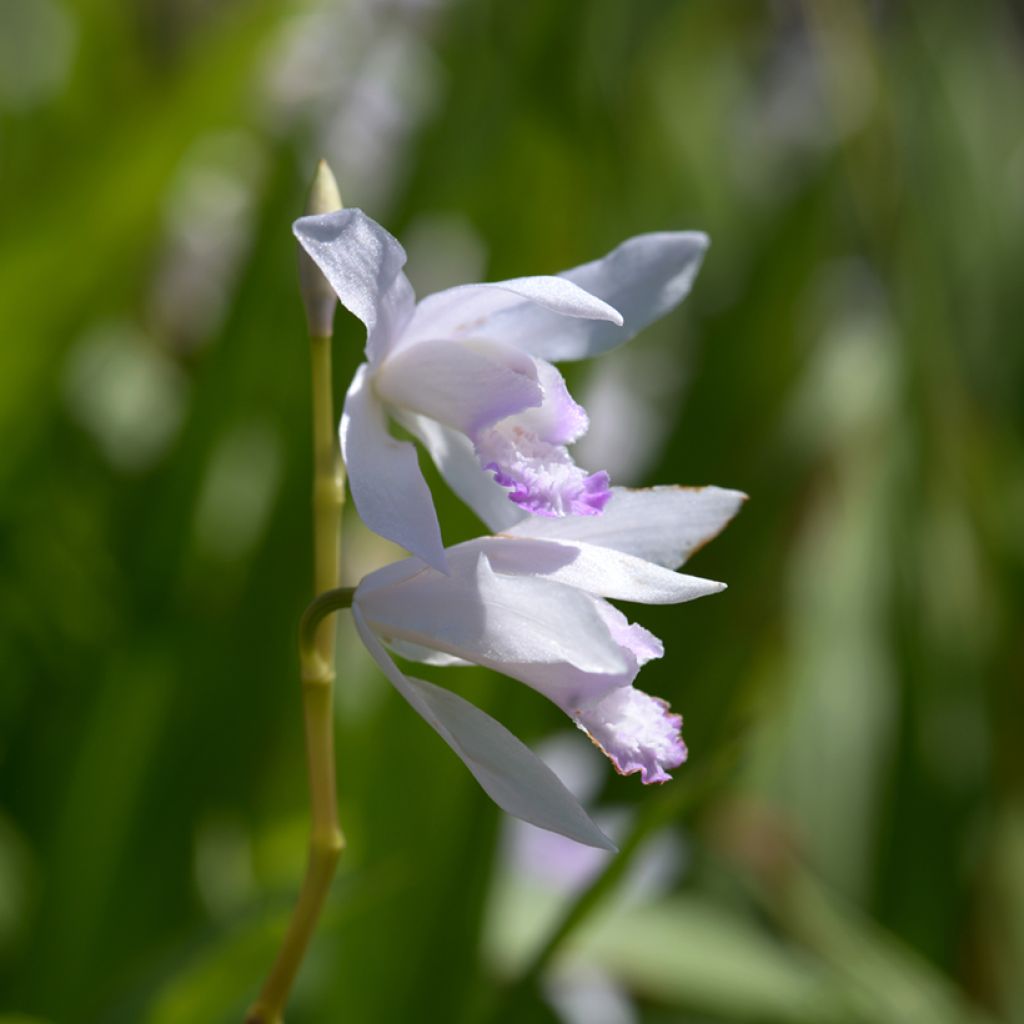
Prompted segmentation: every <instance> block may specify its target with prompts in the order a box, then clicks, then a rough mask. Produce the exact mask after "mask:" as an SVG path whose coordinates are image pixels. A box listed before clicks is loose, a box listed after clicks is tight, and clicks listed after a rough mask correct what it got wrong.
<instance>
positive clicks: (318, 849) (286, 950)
mask: <svg viewBox="0 0 1024 1024" xmlns="http://www.w3.org/2000/svg"><path fill="white" fill-rule="evenodd" d="M340 207H341V196H340V194H339V192H338V186H337V183H336V182H335V180H334V176H333V174H332V173H331V171H330V168H329V167H328V166H327V164H326V163H325V162H324V161H321V162H320V164H319V166H318V168H317V173H316V177H315V178H314V181H313V186H312V189H311V192H310V200H309V205H308V212H309V213H325V212H328V211H330V210H336V209H339V208H340ZM299 274H300V282H301V290H302V297H303V300H304V305H305V307H306V318H307V323H308V327H309V337H310V364H311V370H312V409H313V580H314V590H315V593H316V594H317V595H319V594H323V593H324V592H331V591H334V590H336V589H337V588H338V586H339V584H340V583H341V513H342V508H343V506H344V503H345V467H344V463H343V462H342V460H341V453H340V451H339V448H338V441H337V435H336V432H335V431H336V428H335V420H334V399H333V395H332V372H331V366H332V360H331V340H332V335H333V320H334V310H335V306H336V302H337V300H336V299H335V297H334V293H333V292H332V291H331V289H330V287H329V286H328V285H327V282H326V281H324V280H323V277H322V276H321V275H320V272H319V271H318V270H317V269H316V267H315V266H313V265H312V263H310V261H309V260H308V258H306V257H305V255H304V254H302V253H300V256H299ZM335 646H336V632H335V629H334V621H333V617H332V616H331V615H330V614H327V615H324V616H318V617H317V618H316V621H315V628H314V629H312V630H302V631H301V635H300V641H299V666H300V672H301V678H302V695H303V716H304V723H305V735H306V759H307V770H308V774H309V791H310V804H311V811H312V814H311V817H312V825H311V830H310V838H309V859H308V862H307V866H306V875H305V878H304V880H303V883H302V890H301V892H300V894H299V900H298V903H297V904H296V907H295V910H294V912H293V914H292V919H291V922H290V924H289V926H288V931H287V933H286V935H285V938H284V942H283V943H282V945H281V948H280V950H279V952H278V955H277V959H276V960H275V961H274V965H273V967H272V968H271V971H270V974H269V975H268V976H267V979H266V981H265V982H264V985H263V988H262V989H261V991H260V995H259V998H258V999H257V1001H256V1002H255V1003H254V1004H253V1006H252V1007H250V1009H249V1012H248V1014H247V1015H246V1024H279V1022H280V1021H282V1020H283V1014H284V1006H285V1003H286V1001H287V999H288V994H289V992H290V991H291V987H292V984H293V983H294V981H295V975H296V974H297V973H298V969H299V966H300V964H301V963H302V959H303V957H304V956H305V952H306V948H307V947H308V945H309V941H310V938H311V937H312V934H313V931H314V929H315V928H316V923H317V920H318V919H319V917H320V912H321V910H322V908H323V905H324V901H325V900H326V898H327V893H328V890H329V888H330V883H331V879H332V878H333V877H334V870H335V866H336V865H337V862H338V858H339V857H340V856H341V851H342V849H343V847H344V845H345V840H344V837H343V836H342V832H341V829H340V827H339V824H338V810H337V798H336V794H335V765H334V712H333V706H334V683H335V675H336V669H335V654H336V651H335Z"/></svg>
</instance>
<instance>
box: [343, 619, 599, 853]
mask: <svg viewBox="0 0 1024 1024" xmlns="http://www.w3.org/2000/svg"><path fill="white" fill-rule="evenodd" d="M352 616H353V619H354V621H355V625H356V629H357V630H358V631H359V635H360V637H362V640H363V643H364V644H365V645H366V648H367V650H368V651H369V652H370V655H371V656H372V657H373V659H374V661H376V662H377V664H378V665H379V666H380V668H381V671H382V672H383V673H384V674H385V675H386V676H387V678H388V680H389V681H390V682H391V684H392V685H393V686H394V687H395V689H396V690H398V692H399V693H400V694H401V695H402V696H403V697H404V698H405V699H406V700H407V701H408V702H409V704H410V705H412V707H413V710H415V711H416V712H417V714H419V715H420V716H421V717H422V718H423V720H424V721H425V722H426V723H427V724H428V725H429V726H430V727H431V728H432V729H434V731H435V732H437V734H438V735H439V736H440V737H441V738H442V739H443V740H444V741H445V743H447V744H448V746H449V747H451V748H452V750H454V751H455V753H456V754H457V755H458V756H459V757H460V758H461V759H462V761H463V763H464V764H465V765H466V767H467V768H468V769H469V770H470V771H471V772H472V773H473V776H474V777H475V778H476V780H477V782H479V783H480V785H481V786H482V787H483V789H484V792H486V793H487V795H488V796H489V797H490V798H491V799H492V800H493V801H494V802H495V803H496V804H497V805H498V806H499V807H500V808H501V809H502V810H504V811H506V812H508V813H509V814H511V815H513V816H514V817H516V818H521V819H522V820H523V821H527V822H529V823H530V824H531V825H537V826H538V827H539V828H543V829H547V830H548V831H550V832H557V833H559V834H560V835H563V836H567V837H568V838H569V839H574V840H575V841H576V842H578V843H583V844H584V845H585V846H595V847H597V848H598V849H602V850H614V849H615V845H614V844H613V843H612V841H611V840H610V839H609V838H608V837H607V836H606V835H605V834H604V833H603V832H602V831H601V830H600V829H599V828H598V827H597V825H595V824H594V822H593V821H592V820H591V819H590V816H589V815H588V814H587V812H586V811H585V810H584V809H583V808H582V807H581V806H580V804H579V802H578V801H577V800H576V798H575V797H574V796H573V795H572V794H571V793H570V792H569V790H568V789H566V788H565V786H564V785H563V784H562V783H561V781H559V779H558V777H557V776H556V775H555V774H554V772H552V771H551V769H550V768H548V766H547V765H546V764H544V762H543V761H541V759H540V758H539V757H537V755H536V754H534V753H533V752H532V751H531V750H530V749H529V748H528V747H527V746H525V744H523V743H522V742H520V741H519V740H518V739H516V737H515V736H513V735H512V733H510V732H509V731H508V729H506V728H505V727H504V726H503V725H502V724H501V723H500V722H497V721H495V720H494V719H493V718H491V717H490V715H488V714H486V713H484V712H483V711H481V710H480V709H479V708H477V707H475V706H474V705H472V704H470V703H469V702H468V701H466V700H463V699H462V698H461V697H459V696H457V695H456V694H454V693H452V692H451V691H449V690H444V689H441V688H440V687H438V686H434V685H433V684H431V683H427V682H424V681H423V680H421V679H413V678H410V677H408V676H406V675H404V673H402V672H401V670H400V669H399V668H398V666H397V665H396V664H395V663H394V661H392V660H391V657H390V655H389V654H388V653H387V651H386V650H385V649H384V647H383V646H382V645H381V643H380V641H378V639H377V637H376V636H375V635H374V633H373V630H372V629H371V628H370V626H369V625H368V624H367V622H366V620H365V619H364V618H363V615H362V612H361V611H360V609H359V607H358V605H353V608H352Z"/></svg>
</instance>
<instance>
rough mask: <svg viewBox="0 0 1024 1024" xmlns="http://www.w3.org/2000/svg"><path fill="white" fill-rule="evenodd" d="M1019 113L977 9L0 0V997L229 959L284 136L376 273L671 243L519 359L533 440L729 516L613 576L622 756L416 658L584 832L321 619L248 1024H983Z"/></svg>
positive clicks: (1005, 793)
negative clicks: (694, 267) (467, 764)
mask: <svg viewBox="0 0 1024 1024" xmlns="http://www.w3.org/2000/svg"><path fill="white" fill-rule="evenodd" d="M1022 111H1024V18H1022V15H1021V12H1020V9H1019V8H1014V6H1013V5H1011V4H1010V3H1006V2H998V0H976V2H973V3H963V2H957V0H948V2H947V0H905V2H901V3H883V2H872V3H868V2H864V0H806V2H805V3H799V2H791V0H775V2H771V3H753V2H745V0H732V2H727V3H725V2H721V0H632V2H630V0H591V2H586V3H582V2H579V3H577V2H565V3H552V2H550V0H518V2H516V3H503V2H500V0H461V2H460V0H391V2H388V0H329V2H325V3H320V4H317V3H295V2H285V0H280V2H271V0H262V2H261V0H245V2H243V0H234V2H226V0H225V2H219V3H218V2H214V0H206V2H201V0H187V2H186V0H131V2H128V0H76V2H73V0H0V185H2V187H0V324H2V325H3V334H4V343H3V346H2V349H0V431H2V433H0V438H2V440H0V666H2V668H0V1020H2V1021H3V1022H4V1024H12V1022H13V1021H19V1022H22V1024H27V1022H29V1021H31V1022H51V1024H63V1022H71V1024H73V1022H87V1021H88V1022H92V1021H96V1022H111V1024H114V1022H144V1024H177V1022H198V1024H203V1022H211V1024H213V1022H231V1021H236V1022H237V1021H239V1020H240V1019H241V1016H242V1014H243V1012H244V1008H245V1006H246V1005H247V1004H248V1002H249V1001H250V1000H251V998H252V997H253V995H254V993H255V991H256V989H257V987H258V985H259V982H260V980H261V978H262V976H263V973H264V971H265V970H266V968H267V966H268V965H269V962H270V960H271V957H272V954H273V950H274V948H275V945H276V942H277V941H278V940H279V938H280V935H281V932H282V929H283V925H284V922H285V920H286V917H287V914H288V912H289V910H290V908H291V904H292V900H293V898H294V895H295V893H296V891H297V887H298V881H299V878H300V875H301V872H302V868H303V865H304V858H305V841H306V827H307V804H306V790H305V776H304V764H303V754H302V745H301V716H300V697H299V688H298V684H297V670H296V666H295V660H296V658H295V630H296V623H297V619H298V615H299V613H300V612H301V610H302V608H303V607H304V605H305V603H306V601H307V600H308V598H309V596H310V587H311V570H310V562H311V551H310V530H309V521H310V513H309V492H310V472H311V459H310V454H309V448H310V444H309V425H308V417H309V411H308V379H307V378H308V353H307V347H306V341H305V336H304V324H303V317H302V311H301V308H300V305H299V302H298V299H297V295H296V284H295V252H294V245H293V240H292V238H291V234H290V221H291V220H292V218H293V217H294V216H295V215H296V214H297V213H298V212H299V211H300V210H301V208H302V205H303V202H304V195H305V190H306V187H307V184H308V180H309V178H310V175H311V173H312V169H313V166H314V163H315V160H316V158H317V157H319V156H320V155H324V156H326V157H328V159H329V160H330V161H331V163H332V165H333V166H334V169H335V171H336V172H337V175H338V178H339V180H340V182H341V186H342V193H343V195H344V196H345V200H346V202H347V203H348V204H349V205H353V206H360V207H363V208H364V209H366V210H367V211H368V212H369V213H370V214H371V215H372V216H374V217H375V218H377V219H378V220H380V221H381V222H383V223H384V224H385V225H387V226H388V227H389V228H390V229H391V230H392V231H394V232H395V233H396V234H397V235H398V236H399V237H400V238H401V239H402V240H403V241H404V242H405V244H406V246H407V248H408V250H409V253H410V268H409V269H410V276H411V277H412V279H413V281H414V283H415V284H416V285H417V288H418V289H419V290H420V293H421V294H422V293H424V292H426V291H430V290H433V289H435V288H437V287H443V286H446V285H449V284H453V283H458V282H460V281H463V280H472V279H480V278H485V279H486V278H491V279H495V278H500V277H507V276H516V275H521V274H531V273H545V272H554V271H556V270H559V269H562V268H564V267H567V266H571V265H573V264H575V263H579V262H583V261H585V260H589V259H592V258H595V257H596V256H598V255H600V254H602V253H603V252H605V251H607V250H608V249H610V248H612V247H613V246H614V245H615V244H617V243H618V242H619V241H621V240H622V239H623V238H625V237H627V236H629V235H633V234H638V233H640V232H643V231H650V230H658V229H668V228H697V229H702V230H705V231H707V232H708V233H709V234H710V235H711V237H712V240H713V245H712V249H711V252H710V254H709V257H708V260H707V261H706V263H705V266H704V269H703V271H702V273H701V275H700V277H699V279H698V281H697V284H696V287H695V289H694V292H693V294H692V296H691V298H690V299H689V300H688V301H687V303H686V304H685V306H684V307H683V308H682V309H681V310H680V311H677V312H676V313H674V314H673V315H671V316H670V317H668V318H667V319H666V320H665V321H663V322H661V323H659V324H658V325H656V326H655V327H653V328H651V329H650V330H648V331H646V332H645V333H644V334H643V335H641V336H640V337H639V338H638V339H636V340H635V341H634V342H633V343H631V345H630V346H629V347H628V348H627V349H626V350H624V351H622V352H617V353H614V354H611V355H609V356H607V357H605V358H604V359H603V360H600V361H597V362H594V363H592V364H588V365H580V366H578V367H573V368H571V371H570V382H571V384H572V386H573V388H574V390H575V391H576V393H577V395H578V397H580V398H581V399H582V400H583V401H584V402H585V404H587V405H588V407H589V408H590V411H591V414H592V419H593V420H594V422H595V426H594V429H593V431H592V434H591V436H589V437H588V438H587V439H586V440H585V442H584V443H583V444H582V445H581V446H580V449H579V454H580V461H581V462H583V463H584V464H586V465H588V466H590V467H591V468H598V467H599V466H608V467H609V468H611V469H612V472H613V477H614V478H615V479H617V480H618V481H619V482H620V483H632V484H645V483H646V484H649V483H656V482H684V483H690V484H703V483H716V484H720V485H723V486H729V487H737V488H740V489H742V490H745V491H747V492H748V493H749V494H750V495H751V501H750V502H749V503H748V505H747V507H746V509H745V510H744V511H743V513H742V515H741V516H740V517H739V519H738V520H737V521H736V523H735V524H734V525H733V526H732V527H731V528H730V529H729V530H727V531H726V533H725V534H724V535H723V536H722V537H721V538H719V539H718V540H717V541H716V542H715V543H714V544H713V545H712V546H711V547H710V548H709V549H707V550H706V551H704V552H702V553H701V554H700V555H699V556H697V558H696V559H695V560H694V561H693V562H692V564H691V566H690V569H691V571H693V572H695V573H699V574H702V575H707V576H711V577H713V578H718V579H724V580H726V581H727V582H728V583H729V585H730V589H729V591H728V592H727V593H726V594H725V595H724V596H722V597H719V598H715V599H714V600H708V601H701V602H698V603H696V604H694V605H692V606H685V607H682V608H658V609H655V608H632V609H629V610H630V612H631V614H632V615H634V616H635V617H636V618H637V619H639V620H640V621H642V622H643V623H644V624H645V625H647V626H649V627H650V628H651V629H653V630H654V631H655V632H656V633H658V634H659V635H660V636H661V637H663V638H664V640H665V641H666V647H667V649H668V650H667V656H666V658H665V659H664V660H663V661H661V662H657V663H654V664H652V665H650V666H648V667H647V668H646V669H645V670H644V672H643V676H642V678H641V681H640V682H641V685H642V686H643V688H644V689H645V690H649V691H650V692H652V693H657V694H661V695H663V696H665V697H666V698H668V699H669V700H670V701H671V702H672V704H673V706H674V707H675V708H676V709H677V710H680V711H682V712H683V714H684V715H685V718H686V733H685V735H686V737H687V740H688V742H689V746H690V751H691V757H690V762H689V764H688V765H687V766H685V767H684V768H682V769H680V770H679V771H678V772H677V774H676V779H675V781H674V782H672V783H670V784H668V785H667V786H664V787H661V788H656V789H646V790H645V789H644V788H643V787H641V785H640V784H639V782H638V780H637V778H635V777H634V778H629V779H622V778H618V777H617V776H615V775H614V774H613V773H612V772H611V770H610V769H609V768H607V767H606V766H605V765H604V764H603V763H601V759H600V757H599V756H598V755H597V754H596V753H594V752H592V751H591V750H590V748H589V745H588V744H586V742H585V740H584V739H583V737H580V736H579V735H578V734H574V735H572V736H569V735H568V733H567V730H566V725H567V723H566V722H565V720H564V718H562V717H561V716H560V714H559V712H557V710H556V709H554V708H553V707H552V706H549V705H548V704H546V702H545V701H543V700H542V699H541V698H539V697H538V696H536V695H535V694H533V693H531V692H530V691H529V690H527V689H525V688H523V687H518V686H513V685H512V684H510V683H509V682H508V681H507V680H504V679H500V678H498V677H495V676H489V675H487V674H486V673H485V672H483V671H478V670H465V671H463V672H461V673H458V672H455V671H452V670H449V671H448V672H447V673H446V672H437V673H434V675H433V676H432V678H434V679H435V680H438V681H443V682H444V683H445V684H447V685H451V686H454V687H457V688H458V689H459V691H460V692H462V693H464V694H466V695H468V696H470V697H471V698H472V699H473V700H475V701H476V702H478V703H479V704H480V705H481V706H483V707H485V708H486V709H488V710H489V711H490V712H491V713H492V714H495V715H497V716H498V717H500V718H501V719H502V720H503V721H504V722H505V723H506V724H507V725H508V726H509V727H510V728H512V729H513V731H515V732H516V733H517V734H518V735H520V736H521V737H522V738H523V739H524V740H526V741H527V742H529V743H530V744H531V745H533V746H535V747H537V748H538V749H542V750H546V751H548V753H549V755H550V756H551V757H552V758H554V761H555V763H558V764H559V765H560V766H561V769H562V770H563V771H564V772H565V774H566V777H567V778H571V779H572V780H574V781H575V783H576V784H577V785H578V787H579V788H580V789H581V791H582V792H584V794H585V796H586V798H587V800H588V803H589V805H590V806H592V807H594V808H596V809H597V813H599V814H602V815H604V817H602V820H608V821H610V822H611V825H610V827H614V828H615V829H616V830H617V834H618V835H619V836H620V839H621V841H622V843H623V852H622V854H620V856H619V857H618V858H617V859H615V860H613V861H612V862H611V864H610V866H609V864H608V863H607V862H606V861H605V860H604V859H603V858H602V856H601V855H596V856H590V855H589V854H587V855H577V854H576V853H575V851H574V849H573V848H572V847H571V846H570V847H568V848H567V847H565V846H559V845H558V844H557V843H555V845H551V844H550V843H549V842H548V841H547V840H546V839H545V838H544V837H538V835H537V834H534V833H530V832H529V831H528V830H526V831H524V830H522V829H515V828H513V827H511V826H510V825H509V824H508V823H507V822H503V821H502V820H500V818H499V815H498V813H497V812H496V811H495V809H494V808H493V807H492V806H491V805H490V804H489V802H488V801H487V800H486V798H484V797H483V795H482V793H481V792H479V791H478V789H477V788H476V785H475V783H474V782H473V780H472V779H471V778H470V776H469V774H468V773H467V772H466V771H465V770H464V769H463V767H462V765H461V764H460V763H459V762H458V761H457V760H456V759H455V758H454V757H453V756H452V754H451V753H450V752H449V751H448V750H447V748H445V747H444V746H443V744H441V743H440V742H439V741H438V739H437V737H436V736H435V735H434V734H433V733H432V732H431V731H430V730H429V729H427V728H426V727H425V726H424V724H423V723H422V722H421V721H420V720H419V719H418V718H417V717H416V716H415V715H413V714H412V713H411V712H410V710H409V708H408V707H407V706H406V705H405V704H404V703H403V702H402V701H401V700H400V699H398V697H397V696H396V695H395V694H394V693H393V692H391V691H390V688H389V687H388V686H387V684H386V682H385V681H384V679H383V678H382V677H380V676H379V674H378V673H377V672H376V671H375V670H374V669H373V668H372V667H371V666H370V665H368V664H367V659H366V657H365V656H364V654H363V653H362V651H361V650H360V649H359V648H358V646H357V645H356V644H355V642H354V640H353V637H352V635H351V633H350V630H349V627H348V625H347V623H343V624H342V625H341V627H340V628H341V634H342V637H341V642H342V648H341V656H340V657H341V663H340V673H341V683H340V692H339V699H338V748H339V754H338V762H339V764H338V774H339V788H340V793H341V797H340V799H341V813H342V820H343V824H344V827H345V831H346V833H347V835H348V839H349V848H348V850H347V852H346V853H345V855H344V858H343V861H342V865H341V870H340V872H339V876H338V879H337V882H336V885H335V886H334V889H333V892H332V898H331V902H330V905H329V909H328V912H327V915H326V919H325V921H324V924H323V927H322V928H321V930H320V932H319V933H318V936H317V938H316V940H315V943H314V947H313V950H312V953H311V955H310V957H309V959H308V961H307V964H306V967H305V969H304V971H303V973H302V975H301V977H300V981H299V985H298V988H297V990H296V994H295V998H294V1001H293V1006H292V1010H291V1012H290V1014H289V1017H288V1020H289V1022H290V1024H302V1022H322V1021H345V1022H353V1024H363V1022H370V1024H391V1022H408V1021H420V1020H428V1021H443V1022H466V1024H469V1022H474V1024H475V1022H493V1021H498V1020H503V1021H531V1022H532V1021H538V1022H548V1021H553V1020H560V1021H563V1022H567V1024H577V1022H584V1021H586V1022H588V1024H641V1022H642V1024H666V1022H675V1021H680V1022H695V1024H696V1022H717V1021H741V1022H744V1021H749V1022H762V1021H763V1022H790V1021H792V1022H807V1024H821V1022H837V1024H838V1022H851V1024H853V1022H862V1024H874V1022H879V1024H886V1022H900V1024H902V1022H922V1024H924V1022H928V1024H935V1022H947V1021H948V1022H968V1021H970V1022H982V1021H996V1020H1004V1021H1024V770H1022V769H1024V746H1022V742H1021V740H1022V737H1024V729H1022V726H1024V701H1022V699H1021V681H1022V679H1024V646H1022V641H1021V618H1022V611H1024V530H1022V526H1024V462H1022V460H1024V446H1022V432H1021V426H1022V418H1024V402H1022V399H1024V346H1022V345H1021V336H1022V329H1021V322H1022V317H1024V314H1022V305H1021V290H1022V281H1021V274H1022V268H1024V117H1022ZM361 343H362V338H361V329H357V325H356V323H355V322H354V321H353V320H352V318H350V317H348V316H344V315H339V318H338V334H337V341H336V364H337V366H336V368H337V382H336V383H337V389H338V394H339V396H340V394H341V393H342V392H343V390H344V387H345V384H346V383H347V380H348V377H349V376H350V375H351V372H352V370H353V369H354V367H355V365H356V363H357V362H358V360H359V358H360V356H359V350H360V347H361ZM437 495H438V501H439V502H440V504H441V514H442V522H443V523H444V524H445V532H446V537H447V538H448V539H450V540H454V539H459V538H461V537H466V536H469V535H471V534H472V533H474V532H475V530H476V529H477V527H476V525H475V524H474V522H473V521H472V517H471V515H470V514H469V513H468V512H466V511H465V510H464V509H462V508H460V507H459V506H458V505H457V504H456V502H455V501H454V500H453V499H452V498H451V496H450V495H449V494H447V493H446V492H444V491H443V487H442V486H441V485H440V484H438V490H437ZM346 547H347V549H348V555H347V560H346V572H347V573H348V574H349V575H352V576H353V577H355V576H356V575H358V573H359V572H360V571H361V570H362V569H364V568H365V567H368V566H370V565H373V564H377V563H379V562H380V561H381V560H382V559H383V558H386V557H388V554H387V552H386V550H385V549H384V547H383V545H382V544H380V543H378V542H376V541H375V540H374V539H373V538H372V537H369V536H368V535H367V534H365V532H361V531H360V529H359V526H358V524H357V523H355V522H353V521H350V522H349V527H348V530H347V538H346ZM595 879H596V881H595ZM5 1013H6V1014H9V1015H8V1016H5V1015H4V1014H5Z"/></svg>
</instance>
